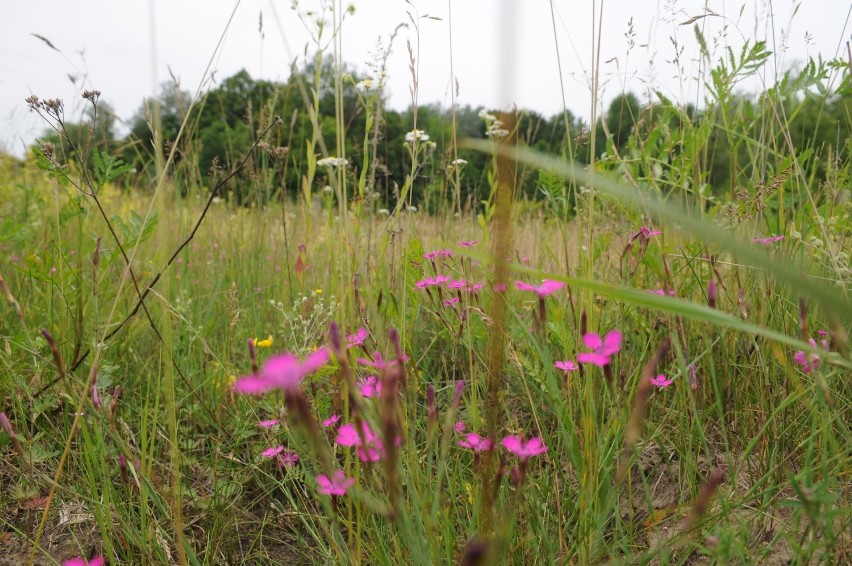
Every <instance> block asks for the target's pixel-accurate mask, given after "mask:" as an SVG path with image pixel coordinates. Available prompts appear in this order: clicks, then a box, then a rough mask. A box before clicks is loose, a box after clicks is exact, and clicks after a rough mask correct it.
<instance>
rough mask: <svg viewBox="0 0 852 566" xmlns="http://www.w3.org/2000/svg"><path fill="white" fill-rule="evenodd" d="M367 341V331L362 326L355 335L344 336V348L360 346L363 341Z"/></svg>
mask: <svg viewBox="0 0 852 566" xmlns="http://www.w3.org/2000/svg"><path fill="white" fill-rule="evenodd" d="M366 339H367V329H366V328H364V327H363V326H362V327H361V328H359V329H358V332H356V333H355V334H349V335H347V336H346V346H347V347H348V348H354V347H356V346H362V345H363V344H364V341H365V340H366Z"/></svg>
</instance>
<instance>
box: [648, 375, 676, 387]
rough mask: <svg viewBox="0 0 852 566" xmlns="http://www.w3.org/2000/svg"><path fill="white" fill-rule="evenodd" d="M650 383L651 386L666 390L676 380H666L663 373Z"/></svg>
mask: <svg viewBox="0 0 852 566" xmlns="http://www.w3.org/2000/svg"><path fill="white" fill-rule="evenodd" d="M650 381H651V385H653V386H654V387H657V388H659V389H665V388H666V387H668V386H669V385H671V384H672V383H674V379H666V376H665V375H664V374H662V373H661V374H660V375H658V376H657V377H654V378H652V379H651V380H650Z"/></svg>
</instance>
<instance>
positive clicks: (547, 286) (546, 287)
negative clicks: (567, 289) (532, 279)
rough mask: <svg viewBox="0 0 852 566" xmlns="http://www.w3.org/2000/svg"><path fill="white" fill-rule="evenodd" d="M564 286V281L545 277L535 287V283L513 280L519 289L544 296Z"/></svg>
mask: <svg viewBox="0 0 852 566" xmlns="http://www.w3.org/2000/svg"><path fill="white" fill-rule="evenodd" d="M564 286H565V283H563V282H562V281H551V280H550V279H545V280H544V281H542V282H541V285H539V286H537V287H536V286H535V285H530V284H529V283H524V282H523V281H515V287H517V288H518V289H520V290H521V291H533V292H535V293H537V294H538V296H539V297H545V296H547V295H550V294H551V293H553V292H554V291H558V290H559V289H561V288H563V287H564ZM495 290H496V289H495Z"/></svg>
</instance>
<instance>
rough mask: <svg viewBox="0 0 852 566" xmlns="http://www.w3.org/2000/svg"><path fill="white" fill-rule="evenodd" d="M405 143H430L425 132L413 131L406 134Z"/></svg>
mask: <svg viewBox="0 0 852 566" xmlns="http://www.w3.org/2000/svg"><path fill="white" fill-rule="evenodd" d="M405 141H407V142H408V143H412V142H415V141H424V142H425V141H429V134H427V133H426V132H424V131H423V130H411V131H410V132H408V133H406V134H405Z"/></svg>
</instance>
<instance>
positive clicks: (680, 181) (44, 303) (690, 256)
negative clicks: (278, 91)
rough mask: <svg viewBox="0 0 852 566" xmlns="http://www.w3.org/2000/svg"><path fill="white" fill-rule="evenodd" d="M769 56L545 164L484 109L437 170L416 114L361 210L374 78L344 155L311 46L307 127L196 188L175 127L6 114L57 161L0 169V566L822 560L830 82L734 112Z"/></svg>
mask: <svg viewBox="0 0 852 566" xmlns="http://www.w3.org/2000/svg"><path fill="white" fill-rule="evenodd" d="M696 30H697V28H696ZM701 40H702V38H701V36H700V34H698V33H697V39H696V41H701ZM768 53H770V46H765V45H762V44H761V45H754V44H752V45H751V47H750V48H744V49H743V50H742V51H740V52H731V53H730V58H728V57H727V55H725V58H721V59H712V58H711V57H710V55H709V53H708V55H707V57H708V64H709V65H710V66H708V70H707V73H706V76H705V77H703V79H704V80H706V81H707V84H708V89H707V93H708V94H707V96H706V99H705V101H704V105H703V107H702V108H700V109H696V108H687V106H685V105H681V104H679V103H677V102H673V101H670V100H668V99H667V98H665V97H663V96H662V95H660V96H659V97H658V98H657V99H656V100H654V101H653V103H649V104H647V105H645V106H643V108H641V109H639V112H640V114H639V115H638V116H634V117H633V118H634V120H632V121H631V127H630V128H629V129H628V130H627V131H626V132H622V133H619V134H618V135H615V134H614V132H613V131H612V127H611V126H612V124H611V123H609V124H608V123H607V121H606V120H604V119H600V120H594V119H593V120H592V122H593V124H594V126H593V127H591V128H588V127H587V128H585V130H583V128H582V127H581V128H579V130H578V129H576V128H575V129H574V130H573V133H572V128H571V127H569V125H568V124H565V127H564V130H563V133H564V137H563V138H562V140H561V150H559V151H556V152H552V153H544V152H542V151H539V150H537V149H535V148H534V147H533V144H531V143H528V141H529V140H528V139H527V138H525V137H524V128H522V127H520V125H521V124H524V123H525V122H524V120H525V119H526V118H525V117H524V115H523V112H521V111H518V110H516V109H505V108H504V109H495V110H483V111H482V112H480V113H479V119H480V120H481V122H480V123H479V126H478V127H479V129H480V131H481V132H482V136H481V137H479V138H476V139H474V138H463V137H461V136H459V137H456V136H455V135H450V136H445V135H442V136H441V137H440V141H441V146H440V147H439V148H438V149H436V143H435V142H436V138H435V132H434V131H433V132H430V131H429V130H428V129H424V126H423V123H422V122H421V123H418V122H417V121H416V120H417V110H416V107H414V109H413V110H412V112H411V113H410V114H411V115H413V120H414V121H413V122H412V123H409V124H406V125H405V131H406V132H407V133H406V135H405V136H404V139H403V140H402V141H401V142H397V143H396V145H397V146H399V147H402V150H403V151H402V159H403V162H404V164H405V165H404V166H405V169H404V170H403V171H402V177H401V179H400V181H401V182H400V183H399V184H396V185H395V186H394V188H393V190H391V191H389V192H388V191H380V190H379V188H378V184H379V181H377V173H376V171H377V170H379V169H381V166H382V163H383V156H386V155H387V151H386V149H385V148H384V147H383V144H385V143H387V142H386V140H385V139H384V138H383V136H382V135H381V132H382V130H383V128H384V127H385V122H384V119H383V114H382V112H383V109H382V97H381V87H380V84H379V83H380V81H381V76H378V77H374V78H371V79H369V80H370V81H371V82H370V83H369V84H368V83H365V82H363V81H362V82H360V83H357V82H356V81H354V80H352V81H351V82H352V84H351V85H350V87H351V88H354V89H356V90H355V91H349V92H357V93H359V94H358V95H357V96H355V97H353V98H351V99H350V102H351V103H352V104H356V105H360V106H359V108H360V116H361V117H362V119H363V120H364V127H363V128H362V129H361V130H360V136H361V137H360V138H356V139H351V138H349V137H347V136H349V132H348V130H347V127H346V125H345V124H346V123H347V122H346V120H345V119H344V113H343V110H342V106H338V107H337V110H338V111H337V112H336V113H335V114H332V115H323V114H322V108H321V105H320V97H319V95H318V94H317V93H318V92H320V90H321V86H322V85H327V84H331V85H332V86H331V91H330V94H329V96H330V97H331V100H332V101H334V100H337V101H340V100H342V97H343V93H344V79H343V78H342V77H341V76H340V75H339V73H338V75H334V69H335V67H334V65H331V66H323V54H322V53H321V52H320V53H318V54H317V55H316V56H315V59H314V60H313V63H315V65H314V67H313V69H314V70H315V73H314V74H305V75H304V76H303V77H304V78H303V80H302V82H300V83H298V84H296V85H295V86H294V89H295V90H294V96H299V95H300V97H298V98H297V100H298V101H299V103H300V104H302V106H301V110H300V112H301V113H302V114H301V117H300V120H303V123H304V124H305V127H307V128H309V130H308V135H306V136H304V139H300V142H299V143H298V144H295V143H294V144H286V143H282V140H285V141H286V140H287V139H288V129H292V128H293V124H294V123H295V122H296V120H295V118H294V119H293V120H292V121H289V120H290V117H289V116H286V115H285V116H281V117H279V116H277V115H275V114H274V113H272V112H263V111H257V112H255V113H254V114H250V113H246V114H245V116H244V119H245V120H246V123H247V126H248V127H247V128H246V129H245V131H247V132H252V133H253V134H254V135H253V136H252V137H251V139H250V141H249V142H248V147H247V148H245V150H244V151H241V152H239V154H238V155H237V156H236V157H234V156H232V158H231V159H230V160H225V159H224V158H223V161H222V163H223V165H220V166H219V167H218V168H217V167H212V168H211V170H210V172H209V174H208V173H206V172H205V173H204V175H200V174H198V171H199V170H200V168H199V165H198V153H199V152H200V151H202V150H201V149H200V148H199V145H200V144H199V139H200V137H199V135H200V134H199V130H198V128H197V127H195V128H194V127H193V116H194V115H193V113H192V111H191V109H190V110H187V111H186V112H185V113H184V115H183V116H182V122H177V123H176V124H179V127H177V128H175V131H176V136H175V137H174V138H172V139H168V140H166V139H164V138H163V134H162V129H161V128H160V125H161V124H160V122H159V121H158V120H159V119H158V117H157V113H156V107H154V106H152V108H153V110H152V111H151V114H150V117H149V118H148V120H149V125H150V127H151V130H149V132H148V136H149V138H150V139H149V140H147V141H146V142H145V143H148V142H150V144H151V148H152V150H151V151H147V150H145V149H138V148H144V147H145V145H144V143H142V142H140V143H138V144H136V145H134V146H133V147H134V148H137V149H134V152H135V153H134V156H135V157H134V159H136V160H139V161H138V163H131V161H132V159H131V158H129V157H128V156H127V155H128V154H126V153H124V154H123V153H122V152H121V151H112V150H111V149H110V148H107V147H105V146H100V145H99V144H98V143H96V138H95V136H94V135H89V136H88V137H86V136H85V135H83V136H82V137H80V136H77V135H71V134H69V132H70V131H71V129H70V128H69V127H68V126H69V124H68V123H67V120H66V119H65V116H64V113H63V103H62V102H61V101H58V100H56V99H50V98H48V99H43V98H37V97H33V98H30V99H28V100H27V102H26V104H28V105H29V106H30V108H31V109H32V110H33V111H34V112H37V113H38V114H39V115H40V116H42V117H43V119H44V121H45V125H46V126H49V127H51V128H53V132H54V133H53V134H52V135H54V136H55V139H54V140H53V142H49V141H46V142H45V143H36V144H34V146H33V147H32V148H31V149H32V150H31V153H30V154H29V155H28V156H27V157H26V158H25V159H23V160H20V159H16V158H14V157H11V156H2V157H0V222H1V223H0V293H2V295H3V297H2V298H0V312H2V317H0V342H2V344H0V411H2V415H0V425H2V431H0V485H2V490H0V564H7V563H8V564H18V563H30V564H32V563H36V564H63V563H66V564H87V563H88V564H98V563H101V564H103V563H106V564H210V565H213V564H315V563H316V564H329V563H335V564H438V563H440V564H444V563H458V564H465V565H475V564H502V563H507V564H597V563H608V564H811V563H813V564H841V563H847V562H849V561H850V560H852V539H850V533H852V513H850V505H849V503H850V497H852V490H851V489H850V473H852V459H850V456H852V454H850V451H852V438H851V437H850V431H849V422H850V420H852V419H850V408H852V381H851V380H850V376H852V354H851V353H850V349H849V342H848V335H849V330H850V324H852V300H850V289H852V267H850V265H852V263H850V260H849V253H850V250H851V249H852V246H850V241H852V198H850V189H849V183H850V179H852V161H850V158H852V153H850V152H851V151H852V141H850V139H848V138H842V137H840V136H839V135H834V134H837V132H839V131H843V132H848V131H850V128H852V114H850V109H852V78H850V77H852V69H850V63H849V61H846V60H843V59H838V60H835V61H818V62H816V61H811V62H810V64H809V65H807V66H806V67H805V68H804V69H803V70H801V72H797V73H793V72H791V73H789V74H785V75H784V76H783V77H780V78H779V80H778V81H777V82H776V83H775V84H774V85H772V86H769V87H767V89H766V90H765V91H764V92H761V93H759V95H756V96H754V97H752V98H750V99H748V100H745V98H744V97H742V96H740V95H738V94H737V92H736V91H735V87H736V85H737V84H738V83H739V81H740V80H741V79H743V78H744V77H746V76H750V75H753V74H755V73H758V72H760V70H761V69H762V68H763V66H764V65H766V64H767V60H768ZM323 69H326V70H328V71H329V72H330V73H332V74H331V75H330V77H329V76H324V74H323V73H324V72H325V71H323ZM365 80H366V79H365ZM373 80H375V81H377V84H372V81H373ZM417 80H418V77H417V76H416V75H415V76H414V77H413V78H412V81H413V83H414V84H415V88H416V81H417ZM325 81H329V82H325ZM297 91H298V92H297ZM81 95H82V96H83V98H84V99H85V100H86V103H87V104H88V105H89V106H90V107H91V109H92V111H91V112H90V113H89V114H88V116H89V119H90V120H91V121H92V122H91V124H89V127H90V128H91V130H90V132H95V131H96V130H97V120H98V111H97V109H98V104H99V103H100V102H99V98H100V97H101V96H102V95H101V93H99V92H97V91H86V92H84V93H81ZM103 96H106V93H105V94H104V95H103ZM201 101H203V98H199V99H197V100H195V99H194V100H193V101H192V104H201V103H202V102H201ZM22 103H23V101H22ZM832 105H833V106H832ZM829 106H831V108H835V109H839V110H838V112H837V114H836V115H835V116H836V117H837V119H836V120H835V119H832V121H831V123H830V124H828V125H825V124H823V126H822V127H823V128H829V132H828V135H827V138H828V139H831V138H832V136H833V137H834V144H833V145H828V143H822V141H821V140H822V139H823V137H825V132H819V131H818V129H817V128H816V127H815V126H814V123H815V122H807V123H803V122H802V120H803V119H804V118H803V116H804V115H805V112H803V111H802V109H803V108H808V109H810V108H814V107H816V108H828V107H829ZM269 108H270V109H271V108H272V106H270V107H269ZM255 110H257V108H255ZM452 120H453V119H452V118H451V117H448V118H447V119H446V120H445V121H443V122H441V124H442V127H444V128H446V129H447V131H448V132H450V133H451V134H453V133H454V132H455V123H454V122H453V121H452ZM566 121H567V119H566ZM838 121H842V122H843V123H842V125H841V124H840V123H839V122H838ZM329 123H331V125H328V124H329ZM323 124H327V126H323ZM84 125H85V124H84ZM332 126H334V127H332ZM832 128H833V129H832ZM75 131H77V130H75ZM79 131H83V130H79ZM329 132H333V135H329ZM803 132H804V134H803ZM601 136H602V137H603V141H601V139H600V137H601ZM720 136H724V141H725V147H726V148H728V149H727V150H726V151H727V153H726V160H727V161H725V163H724V164H723V165H722V168H723V169H725V171H726V175H728V176H727V177H726V178H725V179H726V180H725V182H723V183H719V184H716V185H714V184H713V183H712V182H711V178H713V177H712V172H713V171H714V168H718V167H719V163H718V162H717V161H715V160H714V159H713V155H715V154H714V153H713V152H712V151H710V149H709V148H710V147H711V146H712V145H713V144H714V143H718V142H719V139H720ZM809 136H810V137H809ZM819 136H823V137H819ZM137 141H138V140H137ZM794 142H795V143H794ZM399 147H396V148H395V149H396V150H399ZM347 148H348V150H347ZM595 148H598V149H599V150H600V151H598V150H596V149H595ZM113 149H114V148H113ZM460 152H461V153H460ZM460 155H462V156H466V157H469V159H465V158H464V157H459V156H460ZM471 156H478V157H477V159H479V160H480V162H481V164H482V166H483V168H482V170H481V173H480V174H478V175H475V176H473V177H474V178H473V179H472V180H471V179H469V178H468V177H466V175H468V174H469V171H471V170H472V169H473V163H472V162H473V160H474V158H473V157H471ZM468 162H471V163H468ZM215 164H216V162H215V161H214V165H215ZM288 167H291V169H290V170H289V171H287V172H286V173H285V172H284V171H285V170H286V169H287V168H288ZM468 182H471V183H473V184H475V186H476V187H477V188H476V191H474V192H467V193H466V192H465V191H466V190H467V189H465V187H467V186H469V185H467V184H466V183H468ZM522 182H523V183H527V184H528V185H529V186H532V187H534V189H533V191H532V194H530V192H529V191H522V190H520V188H519V187H520V186H521V184H522ZM463 194H467V195H468V197H469V198H463V196H462V195H463ZM470 195H473V196H470ZM74 560H76V562H75V561H74ZM66 561H68V562H66Z"/></svg>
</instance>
